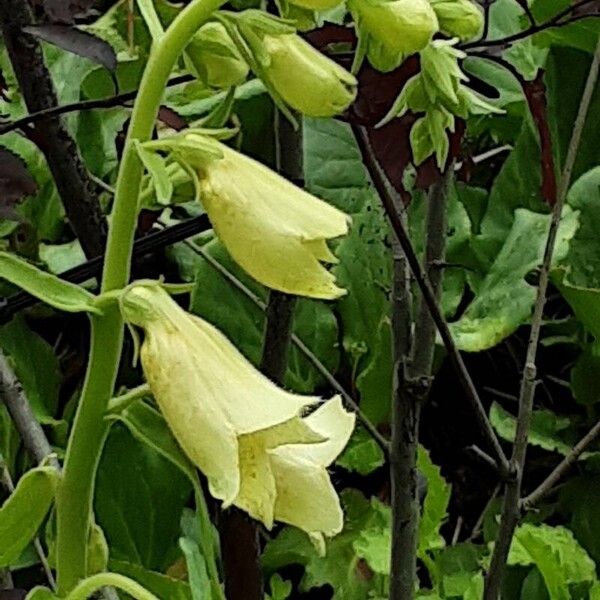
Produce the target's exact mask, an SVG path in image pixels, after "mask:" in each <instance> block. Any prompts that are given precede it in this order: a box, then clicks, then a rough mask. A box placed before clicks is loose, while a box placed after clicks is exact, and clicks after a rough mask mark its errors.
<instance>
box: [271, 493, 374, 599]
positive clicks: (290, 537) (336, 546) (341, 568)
mask: <svg viewBox="0 0 600 600" xmlns="http://www.w3.org/2000/svg"><path fill="white" fill-rule="evenodd" d="M341 498H342V504H343V507H344V513H345V525H344V530H343V531H342V533H340V534H339V535H337V536H336V537H334V538H333V539H331V540H328V542H327V550H326V555H325V556H324V557H323V556H319V554H318V553H317V551H316V550H315V548H314V546H313V545H312V544H311V542H310V541H309V538H308V537H307V536H306V534H304V533H303V532H301V531H300V530H298V529H293V528H291V527H286V528H285V529H284V530H283V531H282V532H281V533H280V534H279V535H278V536H277V537H276V538H275V539H273V540H272V541H270V542H269V543H268V544H267V546H266V548H265V551H264V553H263V556H262V562H263V566H264V568H265V570H266V571H267V573H271V572H273V571H274V570H276V569H279V568H280V567H283V566H286V565H290V564H300V565H303V566H304V568H305V573H304V577H303V578H302V581H301V583H300V588H301V590H303V591H307V590H309V589H311V588H315V587H320V586H323V585H327V584H329V585H330V586H331V587H332V588H333V590H334V592H333V598H332V600H367V598H369V597H370V594H369V591H370V590H376V589H378V588H377V585H378V584H381V581H380V579H379V577H380V576H378V575H377V574H375V575H371V576H370V577H369V575H368V574H365V573H364V571H363V570H361V568H360V564H359V557H358V556H357V554H356V551H355V549H354V542H355V540H356V539H357V537H358V536H360V534H361V532H362V530H363V529H364V528H365V527H366V526H367V524H368V522H369V519H370V518H371V517H372V516H373V508H372V505H371V504H370V503H369V502H368V500H366V498H364V496H363V495H362V494H360V493H359V492H358V491H356V490H345V491H344V492H342V494H341Z"/></svg>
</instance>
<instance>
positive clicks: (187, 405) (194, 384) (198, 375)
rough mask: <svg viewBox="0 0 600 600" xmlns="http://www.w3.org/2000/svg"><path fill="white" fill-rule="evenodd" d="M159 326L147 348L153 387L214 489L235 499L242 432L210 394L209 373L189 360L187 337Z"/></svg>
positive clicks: (226, 500)
mask: <svg viewBox="0 0 600 600" xmlns="http://www.w3.org/2000/svg"><path fill="white" fill-rule="evenodd" d="M153 330H154V328H150V331H148V332H147V335H146V339H145V340H144V344H143V346H142V350H141V359H142V365H143V367H144V372H145V374H146V379H147V381H148V384H149V385H150V389H151V390H152V393H153V395H154V397H155V398H156V401H157V403H158V405H159V407H160V410H161V412H162V414H163V416H164V417H165V420H166V421H167V424H168V425H169V427H170V429H171V431H172V432H173V435H174V436H175V438H176V439H177V441H178V442H179V445H180V446H181V448H182V449H183V451H184V452H185V453H186V454H187V456H188V457H189V458H190V460H191V461H192V462H193V463H194V464H195V465H197V466H198V467H199V468H200V470H201V471H202V472H203V473H204V474H205V475H206V477H207V478H208V484H209V488H210V493H211V494H212V495H213V496H215V497H216V498H219V499H221V500H223V501H224V503H225V504H230V503H231V502H232V501H233V499H234V498H235V497H236V496H237V494H238V491H239V487H240V475H239V461H238V443H237V436H236V433H235V431H234V429H233V427H232V426H231V424H230V423H229V422H228V421H227V420H226V419H225V418H224V417H223V414H222V412H221V410H220V409H219V405H218V399H216V398H214V397H212V396H211V394H210V391H209V392H208V393H207V388H206V386H205V383H206V379H207V378H208V377H209V374H207V373H203V372H202V371H201V370H199V369H198V368H197V365H196V364H195V363H194V362H193V361H190V360H189V349H188V347H187V344H186V343H185V341H184V340H182V338H181V337H180V336H178V335H177V333H171V334H169V333H167V334H165V333H164V332H160V331H159V332H156V333H157V335H154V331H153ZM203 375H204V376H203Z"/></svg>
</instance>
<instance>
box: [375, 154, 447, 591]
mask: <svg viewBox="0 0 600 600" xmlns="http://www.w3.org/2000/svg"><path fill="white" fill-rule="evenodd" d="M452 167H453V165H452V164H450V166H449V168H448V169H447V170H446V172H445V173H444V177H443V178H442V179H441V180H440V181H439V182H436V183H435V184H433V185H432V186H431V189H430V191H429V194H428V198H427V216H426V220H425V224H424V230H425V231H424V233H425V255H424V257H423V261H424V267H423V269H424V271H425V272H426V273H427V274H428V276H429V281H430V282H431V288H432V291H433V293H434V295H435V300H436V302H439V301H440V298H441V293H442V276H443V270H442V269H439V268H437V263H438V262H439V261H443V260H444V258H445V249H446V231H447V219H448V216H447V212H448V210H447V208H448V195H449V191H450V185H451V182H452V176H453V173H454V169H453V168H452ZM378 172H379V174H380V176H381V177H382V178H383V175H382V173H381V171H380V169H378ZM386 189H389V188H388V187H387V186H386ZM398 212H399V211H398V210H397V209H395V213H396V214H398ZM400 276H401V277H402V276H403V277H404V279H405V278H406V274H405V273H401V274H400ZM404 279H403V280H401V281H400V282H398V283H399V285H400V286H402V285H403V284H404ZM404 301H405V302H407V301H408V298H407V297H406V296H405V298H404ZM394 308H395V309H396V310H399V311H401V313H402V314H404V313H405V312H406V311H407V308H406V307H404V306H395V307H394ZM404 321H405V319H403V320H402V323H401V326H402V327H403V328H405V327H406V324H405V322H404ZM435 333H436V329H435V323H434V322H433V319H432V318H431V314H430V312H429V310H428V308H427V305H426V303H425V302H423V299H422V298H421V299H420V302H419V306H418V310H417V314H416V318H415V323H414V334H413V337H412V347H411V348H410V357H409V360H408V364H406V365H400V364H398V361H399V360H402V359H406V356H402V355H401V356H399V357H396V360H395V363H396V368H397V369H398V370H400V369H403V376H402V377H401V376H400V375H398V379H399V382H400V385H399V386H398V389H397V390H395V392H396V393H395V394H394V399H393V401H394V407H393V418H392V446H391V457H392V459H391V461H390V478H391V481H392V499H391V501H392V560H391V564H392V570H391V573H390V600H410V599H411V598H414V594H415V589H416V587H417V586H416V583H417V545H418V530H419V516H420V515H419V512H420V511H419V498H418V493H417V488H418V469H417V452H418V447H419V422H420V415H421V407H422V405H423V402H424V400H425V399H426V397H427V395H428V394H429V390H430V389H431V380H432V368H433V357H434V352H435Z"/></svg>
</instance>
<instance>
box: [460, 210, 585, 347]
mask: <svg viewBox="0 0 600 600" xmlns="http://www.w3.org/2000/svg"><path fill="white" fill-rule="evenodd" d="M549 224H550V217H549V216H548V215H540V214H536V213H533V212H530V211H528V210H524V209H518V210H517V211H516V214H515V221H514V224H513V227H512V229H511V231H510V233H509V235H508V237H507V238H506V241H505V243H504V246H503V247H502V249H501V250H500V252H499V253H498V256H497V257H496V260H495V261H494V262H493V264H492V265H491V267H490V270H489V272H488V273H487V275H486V277H485V278H484V280H483V281H482V283H481V285H480V286H479V288H478V290H477V294H476V296H475V299H474V300H473V302H471V304H470V305H469V307H468V308H467V310H466V311H465V312H464V314H463V316H462V317H461V318H460V320H458V321H457V322H455V323H452V324H451V326H450V327H451V330H452V333H453V334H454V339H455V341H456V343H457V345H458V347H459V348H460V349H461V350H466V351H468V352H478V351H481V350H486V349H488V348H491V347H492V346H495V345H496V344H498V343H499V342H501V341H502V340H503V339H505V338H506V337H508V336H509V335H510V334H511V333H513V332H514V331H515V330H516V329H517V328H518V327H519V326H520V325H523V324H524V323H526V322H527V320H528V319H529V317H530V315H531V310H532V307H533V304H534V302H535V297H536V288H535V287H534V286H532V285H530V284H529V283H527V281H526V280H525V276H526V275H527V274H528V273H529V272H530V271H532V270H533V269H535V268H536V267H538V265H539V264H540V263H541V262H542V258H543V253H544V247H545V244H546V237H547V232H548V227H549ZM577 225H578V219H577V213H575V212H573V211H571V210H569V209H567V208H566V209H565V211H564V212H563V217H562V221H561V224H560V227H559V231H558V239H557V244H556V249H555V252H554V256H553V263H554V264H556V263H557V262H558V261H560V260H561V259H562V258H564V256H565V255H566V253H567V248H568V242H569V240H570V239H571V238H572V237H573V235H574V233H575V230H576V228H577Z"/></svg>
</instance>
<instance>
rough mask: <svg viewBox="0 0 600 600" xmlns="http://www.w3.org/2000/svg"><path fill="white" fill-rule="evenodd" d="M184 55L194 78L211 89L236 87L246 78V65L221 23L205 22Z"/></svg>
mask: <svg viewBox="0 0 600 600" xmlns="http://www.w3.org/2000/svg"><path fill="white" fill-rule="evenodd" d="M186 55H187V56H188V58H189V59H190V61H191V62H192V67H193V69H194V70H195V71H196V73H197V75H198V77H199V78H200V79H201V80H202V81H203V82H204V83H206V84H207V85H209V86H211V87H215V88H221V89H225V88H229V87H232V86H234V85H239V84H240V83H242V82H243V81H244V80H245V79H246V77H247V76H248V65H247V64H246V61H245V60H244V59H243V57H242V55H241V54H240V52H239V50H238V49H237V47H236V45H235V44H234V43H233V41H232V39H231V38H230V37H229V34H228V33H227V30H226V29H225V27H224V26H223V25H222V24H221V23H213V22H210V23H206V24H205V25H204V26H202V27H201V28H200V30H199V31H198V33H197V34H196V35H195V36H194V37H193V38H192V41H191V42H190V43H189V44H188V46H187V49H186Z"/></svg>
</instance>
